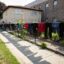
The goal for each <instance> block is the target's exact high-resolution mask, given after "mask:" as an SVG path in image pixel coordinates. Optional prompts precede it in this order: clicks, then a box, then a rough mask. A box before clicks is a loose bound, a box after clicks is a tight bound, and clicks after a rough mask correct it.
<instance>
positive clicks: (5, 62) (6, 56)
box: [0, 40, 19, 64]
mask: <svg viewBox="0 0 64 64" xmlns="http://www.w3.org/2000/svg"><path fill="white" fill-rule="evenodd" d="M0 64H19V62H18V61H17V60H16V58H15V57H14V56H13V55H12V54H11V53H10V51H9V50H8V48H7V47H6V46H5V44H4V42H2V41H1V40H0Z"/></svg>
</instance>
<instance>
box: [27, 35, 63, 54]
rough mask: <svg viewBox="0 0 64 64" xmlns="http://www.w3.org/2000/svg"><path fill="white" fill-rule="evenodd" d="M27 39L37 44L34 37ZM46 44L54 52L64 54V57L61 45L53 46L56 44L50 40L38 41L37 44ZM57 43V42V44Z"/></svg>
mask: <svg viewBox="0 0 64 64" xmlns="http://www.w3.org/2000/svg"><path fill="white" fill-rule="evenodd" d="M26 39H28V40H29V41H31V42H35V39H34V38H33V37H30V36H27V37H26ZM42 42H44V43H46V44H47V48H49V49H51V50H53V51H57V52H59V53H60V54H63V55H64V47H61V46H59V45H56V44H53V43H54V42H52V43H51V42H50V41H49V40H43V39H42V40H40V39H36V43H37V44H38V45H41V43H42ZM56 43H57V42H56Z"/></svg>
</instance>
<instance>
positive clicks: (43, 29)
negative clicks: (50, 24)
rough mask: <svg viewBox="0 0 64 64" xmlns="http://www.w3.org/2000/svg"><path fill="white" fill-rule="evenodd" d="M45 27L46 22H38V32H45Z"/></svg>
mask: <svg viewBox="0 0 64 64" xmlns="http://www.w3.org/2000/svg"><path fill="white" fill-rule="evenodd" d="M45 27H46V26H45V23H44V22H41V23H38V32H45Z"/></svg>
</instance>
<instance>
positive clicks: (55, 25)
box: [52, 19, 60, 31]
mask: <svg viewBox="0 0 64 64" xmlns="http://www.w3.org/2000/svg"><path fill="white" fill-rule="evenodd" d="M59 25H60V22H59V21H58V20H57V19H55V20H54V21H53V22H52V28H54V29H53V30H54V31H58V30H59Z"/></svg>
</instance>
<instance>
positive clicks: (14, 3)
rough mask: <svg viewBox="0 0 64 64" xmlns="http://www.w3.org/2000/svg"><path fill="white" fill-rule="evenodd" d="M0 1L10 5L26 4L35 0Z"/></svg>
mask: <svg viewBox="0 0 64 64" xmlns="http://www.w3.org/2000/svg"><path fill="white" fill-rule="evenodd" d="M0 1H1V2H4V3H5V4H6V5H7V6H8V5H17V6H25V5H27V4H28V3H31V2H33V1H35V0H0Z"/></svg>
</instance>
